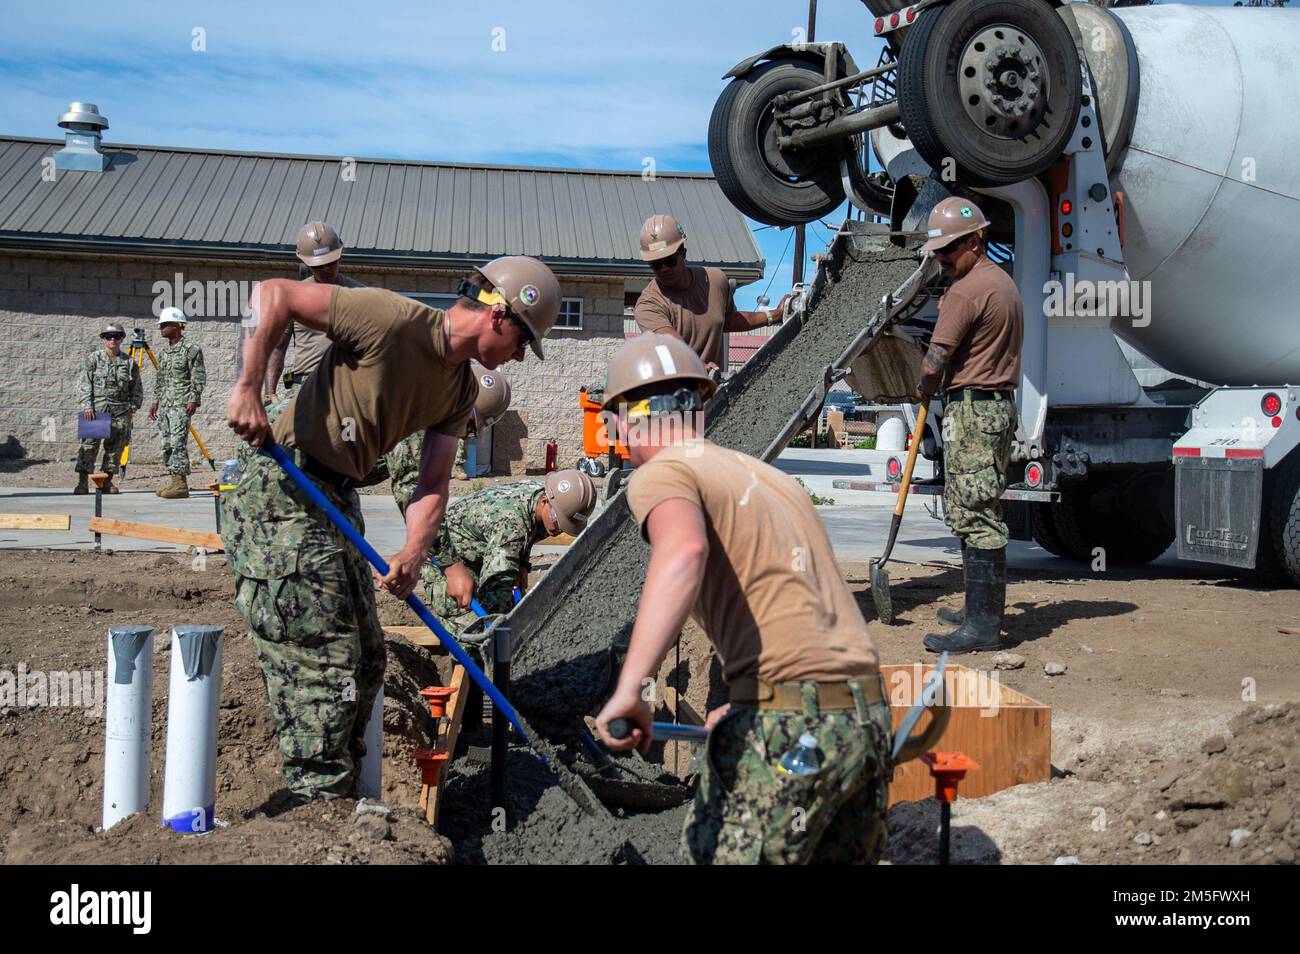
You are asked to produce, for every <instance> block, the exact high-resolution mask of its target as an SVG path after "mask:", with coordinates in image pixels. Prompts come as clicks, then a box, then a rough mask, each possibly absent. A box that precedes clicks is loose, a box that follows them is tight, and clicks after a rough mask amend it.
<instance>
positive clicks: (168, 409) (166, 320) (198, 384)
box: [149, 308, 208, 500]
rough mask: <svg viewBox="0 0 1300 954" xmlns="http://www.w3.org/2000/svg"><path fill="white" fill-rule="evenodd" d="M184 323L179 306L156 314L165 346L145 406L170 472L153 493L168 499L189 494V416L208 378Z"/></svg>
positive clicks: (160, 353) (201, 399)
mask: <svg viewBox="0 0 1300 954" xmlns="http://www.w3.org/2000/svg"><path fill="white" fill-rule="evenodd" d="M185 324H186V319H185V312H183V311H181V310H180V309H179V308H164V309H163V310H162V314H161V315H159V316H158V329H159V331H161V332H162V336H163V337H164V338H165V339H167V347H166V348H162V349H160V350H159V352H158V379H157V381H156V382H155V384H154V392H153V393H154V400H153V405H152V406H151V407H150V408H149V420H151V421H152V420H155V419H156V420H157V421H158V438H159V441H160V442H161V444H162V459H163V464H164V465H165V466H166V467H167V473H168V474H169V475H170V476H169V477H168V479H167V480H165V481H164V482H163V484H162V486H160V487H159V488H158V490H157V491H156V493H157V494H158V496H159V497H166V498H168V499H169V500H170V499H176V498H180V497H188V496H189V495H190V488H189V485H188V484H187V483H186V482H185V478H186V476H188V475H189V472H190V449H189V440H190V418H191V417H193V416H194V412H195V411H197V410H198V408H199V405H200V404H202V403H203V386H204V385H205V384H206V383H207V381H208V376H207V372H206V371H204V369H203V349H202V348H200V347H199V346H198V345H196V344H191V343H190V342H188V341H186V340H185V339H184V332H183V330H182V329H183V328H184V327H185Z"/></svg>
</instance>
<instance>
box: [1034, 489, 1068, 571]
mask: <svg viewBox="0 0 1300 954" xmlns="http://www.w3.org/2000/svg"><path fill="white" fill-rule="evenodd" d="M1029 535H1030V536H1031V537H1033V538H1034V542H1035V543H1037V544H1038V545H1039V546H1040V547H1042V548H1043V549H1044V550H1046V551H1047V552H1048V553H1050V554H1051V555H1052V556H1057V557H1065V558H1067V559H1074V554H1072V553H1070V551H1069V550H1067V549H1066V547H1065V541H1064V540H1062V539H1061V535H1060V533H1059V532H1057V529H1056V523H1055V521H1053V520H1052V505H1051V504H1043V503H1039V504H1031V505H1030V509H1029Z"/></svg>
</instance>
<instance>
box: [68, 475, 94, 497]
mask: <svg viewBox="0 0 1300 954" xmlns="http://www.w3.org/2000/svg"><path fill="white" fill-rule="evenodd" d="M72 492H73V493H74V494H88V493H90V474H87V473H84V472H82V471H78V472H77V486H75V487H73V488H72Z"/></svg>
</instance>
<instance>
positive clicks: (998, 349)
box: [931, 257, 1025, 391]
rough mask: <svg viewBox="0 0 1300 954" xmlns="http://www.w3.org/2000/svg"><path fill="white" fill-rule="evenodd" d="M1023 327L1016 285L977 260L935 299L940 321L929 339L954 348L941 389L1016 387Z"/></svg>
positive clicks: (994, 267)
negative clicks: (937, 299)
mask: <svg viewBox="0 0 1300 954" xmlns="http://www.w3.org/2000/svg"><path fill="white" fill-rule="evenodd" d="M1024 326H1025V309H1024V304H1023V303H1022V302H1021V300H1020V291H1019V289H1017V288H1016V283H1015V282H1014V281H1012V280H1011V276H1010V275H1008V274H1007V273H1006V272H1004V271H1003V270H1002V269H1001V268H999V267H998V266H997V265H995V264H993V262H992V261H991V260H989V259H988V258H987V257H982V258H980V260H979V261H978V262H977V263H976V264H975V267H974V268H972V269H971V270H970V271H969V272H967V273H966V274H965V275H964V276H963V277H961V278H959V279H957V281H955V282H954V283H953V284H952V287H950V288H949V289H948V290H947V291H946V292H944V293H943V296H942V297H941V298H940V299H939V322H938V324H937V325H935V328H934V337H933V338H932V339H931V341H932V342H933V343H934V344H941V345H946V346H947V347H949V348H952V349H953V353H952V358H951V360H950V361H949V363H948V383H947V384H945V385H944V389H945V390H950V389H952V388H982V389H984V390H989V391H1010V390H1014V389H1015V388H1018V387H1020V344H1021V340H1022V339H1023V337H1024Z"/></svg>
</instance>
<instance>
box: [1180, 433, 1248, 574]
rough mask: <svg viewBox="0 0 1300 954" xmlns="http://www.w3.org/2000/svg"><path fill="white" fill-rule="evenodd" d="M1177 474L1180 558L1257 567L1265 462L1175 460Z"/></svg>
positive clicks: (1229, 459)
mask: <svg viewBox="0 0 1300 954" xmlns="http://www.w3.org/2000/svg"><path fill="white" fill-rule="evenodd" d="M1174 475H1175V481H1176V483H1175V495H1176V500H1175V515H1176V521H1177V528H1178V558H1179V559H1180V560H1200V561H1202V562H1205V563H1218V564H1220V565H1222V566H1235V567H1241V568H1244V569H1253V568H1254V566H1255V551H1256V548H1257V547H1258V545H1259V534H1260V504H1261V502H1262V500H1263V497H1264V462H1263V460H1261V459H1259V458H1248V459H1233V458H1227V457H1175V458H1174Z"/></svg>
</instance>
